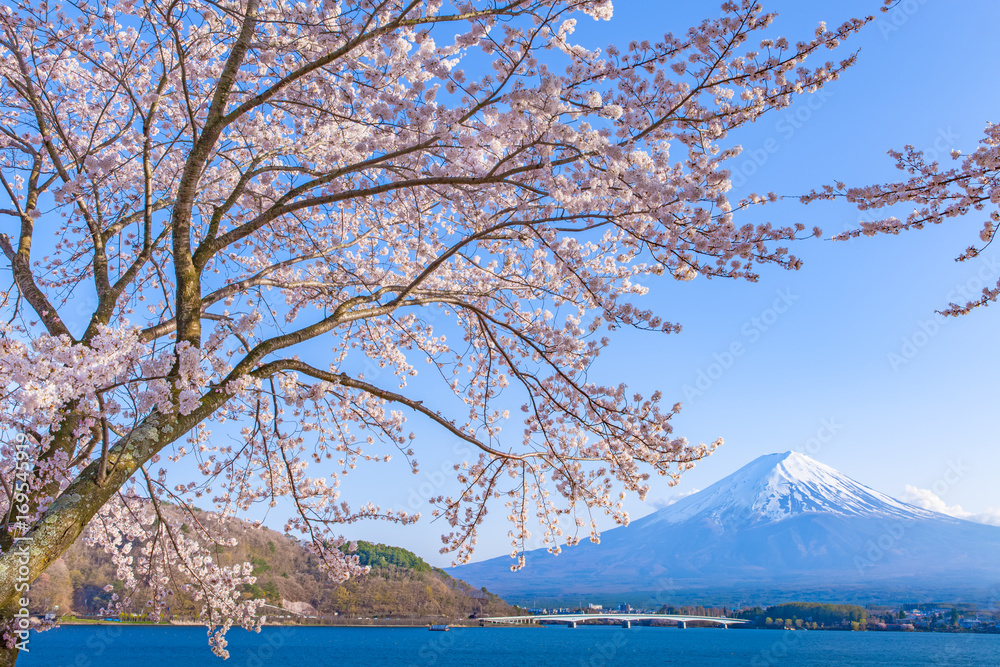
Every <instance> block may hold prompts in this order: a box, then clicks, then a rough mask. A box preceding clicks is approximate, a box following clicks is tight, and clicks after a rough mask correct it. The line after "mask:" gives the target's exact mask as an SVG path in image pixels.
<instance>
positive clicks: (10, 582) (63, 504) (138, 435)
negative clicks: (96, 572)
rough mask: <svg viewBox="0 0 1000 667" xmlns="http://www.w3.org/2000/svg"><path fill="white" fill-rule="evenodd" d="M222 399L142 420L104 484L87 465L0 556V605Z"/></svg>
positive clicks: (114, 453)
mask: <svg viewBox="0 0 1000 667" xmlns="http://www.w3.org/2000/svg"><path fill="white" fill-rule="evenodd" d="M223 400H224V397H223V395H222V394H219V395H218V396H217V397H215V396H213V397H212V400H206V401H204V402H203V404H202V407H201V409H199V410H196V411H195V412H192V413H191V414H189V415H186V416H178V415H169V416H168V415H159V414H154V415H152V416H150V417H149V418H147V419H146V421H145V422H144V423H143V424H142V425H141V426H139V427H137V428H136V429H135V430H133V431H132V432H131V433H129V434H128V435H127V436H126V437H124V438H122V439H121V440H120V441H119V442H118V443H117V444H116V445H115V446H114V447H112V448H111V450H110V451H109V452H108V461H110V462H111V465H110V467H109V469H108V472H107V475H106V477H105V478H104V479H103V480H101V479H100V475H99V471H100V462H99V461H94V462H93V463H91V464H90V465H89V466H87V467H86V468H85V469H84V470H83V472H81V473H80V474H79V475H78V476H77V478H76V480H75V481H73V483H72V484H70V485H69V486H68V487H67V488H66V489H65V490H64V491H63V492H62V494H61V495H60V496H59V498H57V499H56V500H55V502H53V503H52V505H51V506H50V507H49V508H48V509H47V510H46V511H45V513H44V514H43V515H42V516H41V517H40V518H39V519H38V520H37V521H36V522H35V524H34V525H33V526H32V527H31V529H30V530H29V531H28V532H27V533H26V534H25V535H23V536H22V537H21V538H20V539H19V542H18V546H17V547H15V548H11V549H8V550H6V551H5V552H4V553H3V554H0V605H2V606H3V607H8V606H9V605H14V604H16V603H17V601H18V600H19V599H20V595H19V593H18V590H17V586H18V584H19V583H21V582H24V581H28V582H31V581H34V580H35V579H37V578H38V576H39V575H40V574H41V573H42V572H44V571H45V569H46V568H47V567H48V566H49V565H51V564H52V563H53V562H54V561H55V560H56V559H58V558H59V557H60V556H61V555H62V554H63V552H65V551H66V549H68V548H69V547H70V545H72V544H73V542H75V541H76V539H77V538H78V537H79V536H80V533H82V532H83V529H84V528H85V527H86V526H87V524H88V523H90V520H91V519H92V518H93V517H94V515H95V514H97V512H98V511H99V510H100V509H101V507H103V506H104V504H105V503H106V502H107V501H108V500H109V499H110V498H111V496H113V495H114V494H115V493H116V492H117V491H118V490H119V489H121V487H122V485H124V484H125V482H127V481H128V479H129V478H130V477H131V476H132V475H134V474H135V472H136V471H137V470H138V469H139V467H140V466H142V465H143V464H145V463H146V461H148V460H149V459H150V458H151V457H152V456H153V455H154V454H156V453H157V452H159V451H160V450H161V449H162V448H163V447H164V446H166V445H168V444H170V443H171V442H173V441H174V440H177V439H178V438H180V437H182V436H183V435H184V434H185V433H186V432H187V431H189V430H190V429H191V428H193V427H194V426H195V425H196V424H197V423H198V422H200V421H202V420H203V419H204V418H205V417H206V416H207V415H208V414H211V412H212V410H214V409H215V408H216V407H217V406H218V404H219V403H221V402H223ZM21 545H24V546H23V547H21ZM25 567H26V568H27V571H25V570H24V568H25ZM18 608H19V607H18Z"/></svg>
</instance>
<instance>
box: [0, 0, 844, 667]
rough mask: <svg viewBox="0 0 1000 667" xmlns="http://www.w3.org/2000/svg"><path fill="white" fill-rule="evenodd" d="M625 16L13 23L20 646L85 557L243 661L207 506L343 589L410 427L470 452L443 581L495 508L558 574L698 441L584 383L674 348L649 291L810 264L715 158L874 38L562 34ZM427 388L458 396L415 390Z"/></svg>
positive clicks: (174, 3)
mask: <svg viewBox="0 0 1000 667" xmlns="http://www.w3.org/2000/svg"><path fill="white" fill-rule="evenodd" d="M611 9H612V8H611V3H610V2H609V1H608V0H476V1H474V2H458V3H451V4H442V2H441V1H440V0H425V1H420V0H412V1H411V0H405V1H401V0H381V1H373V0H364V1H357V0H343V1H335V0H322V1H307V2H286V1H284V0H240V1H238V2H230V1H228V0H227V1H223V2H212V1H209V0H120V1H118V2H111V1H110V0H93V1H87V0H83V1H78V2H67V3H59V2H55V1H52V2H41V1H37V0H36V1H35V2H31V1H30V0H23V1H22V0H16V1H14V2H8V3H5V4H4V6H3V7H2V8H0V54H2V60H0V77H2V82H0V96H2V98H0V184H2V187H3V190H4V193H5V198H3V199H0V220H2V221H3V222H2V230H3V233H2V234H0V249H2V251H3V254H4V256H5V257H6V259H7V262H8V266H9V269H10V273H9V274H8V275H9V276H10V277H11V278H12V280H11V283H10V285H9V287H5V288H4V291H3V293H2V295H0V298H2V302H3V315H4V316H3V318H2V324H0V379H2V383H0V384H2V386H0V391H2V394H0V429H2V436H3V445H2V446H3V449H2V462H0V479H2V486H3V491H2V492H0V508H2V509H3V512H4V517H5V520H4V522H3V524H2V525H0V549H2V552H3V553H2V555H0V592H2V604H3V607H4V609H5V614H6V617H7V619H8V627H7V635H6V638H7V645H8V646H12V645H13V644H14V643H15V642H16V641H17V640H18V635H17V633H16V630H17V622H18V621H17V618H16V616H17V613H18V609H19V604H20V597H21V596H20V594H19V592H18V591H19V590H21V589H20V588H19V582H20V581H21V580H28V581H30V580H32V579H34V578H35V577H37V576H38V575H39V574H40V573H42V572H43V571H44V570H45V568H46V567H47V566H48V565H49V564H50V563H52V562H53V561H54V560H56V559H57V558H59V556H60V555H61V554H62V553H63V552H64V550H65V549H66V548H67V547H68V546H69V545H70V544H72V543H73V542H74V540H76V539H78V538H79V537H81V536H84V537H85V538H86V539H89V540H92V541H94V542H95V543H98V544H101V545H103V546H104V547H105V548H106V549H107V550H108V552H109V553H112V554H113V555H114V557H115V560H116V562H117V564H118V570H119V578H120V579H121V583H122V587H121V588H120V589H118V590H121V591H125V594H123V595H122V594H119V595H115V596H114V599H112V601H111V605H112V608H114V607H115V606H117V608H119V609H124V608H134V607H131V605H134V604H135V603H136V602H139V603H140V604H141V603H142V602H144V601H136V600H133V599H130V597H131V593H130V591H133V592H134V591H135V590H136V589H137V588H138V587H140V586H148V587H149V590H151V591H152V599H151V600H150V601H149V604H148V609H149V613H150V615H151V616H152V617H158V616H159V615H160V614H161V613H162V612H163V610H164V609H165V606H166V605H167V604H169V599H170V597H171V595H173V594H175V592H176V591H177V590H179V588H180V587H181V586H185V587H189V588H190V590H192V591H193V593H192V594H193V595H194V596H195V597H196V598H198V599H200V600H201V601H202V604H203V605H204V607H203V614H202V615H203V619H204V620H205V622H206V624H207V625H208V626H209V628H210V637H211V638H210V643H211V644H212V646H213V649H214V650H215V651H216V652H217V653H219V654H220V655H226V649H225V639H224V633H225V630H226V629H227V628H228V627H229V626H230V624H232V623H240V624H243V625H247V626H253V625H255V624H257V623H258V622H259V616H258V615H257V614H256V611H257V609H256V608H257V602H255V601H253V600H246V599H243V597H242V594H241V591H242V590H243V584H246V583H250V582H252V581H253V579H252V576H251V572H250V571H249V570H247V569H246V568H245V567H231V568H225V567H221V566H220V565H218V564H217V563H215V562H214V561H213V559H212V554H213V553H214V550H215V544H216V542H217V541H218V540H219V539H221V538H220V537H219V536H217V535H215V534H214V531H213V529H212V527H211V526H210V525H207V524H203V522H200V521H198V520H197V515H196V513H195V512H193V510H192V508H193V506H194V503H195V502H203V503H204V502H212V503H213V509H214V511H215V512H216V514H217V516H218V517H221V518H222V519H225V518H228V517H238V516H240V515H245V513H247V512H248V511H250V510H251V509H252V508H254V507H255V506H260V505H263V506H274V505H275V504H277V503H282V504H285V503H287V505H288V506H290V507H291V508H293V511H292V518H291V519H290V520H289V521H288V523H287V525H286V526H285V529H286V530H287V531H290V532H293V533H295V534H298V535H300V536H301V538H302V539H303V541H304V543H305V544H307V545H308V548H310V549H312V550H313V551H314V552H315V553H316V555H317V556H318V557H319V558H320V559H322V561H323V563H324V564H325V566H326V568H327V569H328V571H329V573H330V575H331V576H332V577H334V578H338V579H344V578H346V577H348V576H350V575H352V574H354V573H356V572H359V571H360V569H359V567H358V565H357V563H356V561H355V560H353V559H352V558H351V557H350V556H345V555H344V553H343V552H344V551H345V550H344V549H341V548H338V547H341V546H342V545H343V540H342V538H340V537H338V533H337V531H338V529H340V527H342V525H343V524H345V523H350V522H353V521H356V520H358V519H362V518H382V519H386V520H391V521H401V522H411V521H414V520H415V519H416V517H415V516H413V515H409V514H406V513H401V512H395V511H389V510H383V509H381V508H380V507H378V506H376V505H374V504H367V505H362V506H360V507H352V506H349V505H348V504H347V503H345V502H343V501H342V500H341V499H340V498H339V496H338V485H339V484H340V480H341V478H342V477H343V476H344V475H345V474H347V473H348V472H349V470H351V469H353V468H354V467H355V465H356V464H358V463H359V462H362V461H364V462H368V461H371V462H373V463H374V462H379V463H382V462H388V461H389V460H390V458H391V456H393V455H395V456H396V457H397V458H402V459H404V460H405V461H406V462H407V463H408V465H410V466H412V468H413V470H414V471H416V470H417V462H416V459H415V456H416V451H417V450H419V449H421V448H432V447H433V445H420V444H418V443H416V442H412V440H413V436H412V435H411V434H410V433H409V432H408V430H407V427H406V421H405V420H406V418H407V417H418V418H421V419H424V420H427V421H428V422H430V423H431V424H434V425H436V426H437V427H440V428H441V429H442V430H443V432H445V433H447V434H450V436H452V437H455V438H460V439H461V440H464V441H466V442H467V443H469V444H470V445H471V446H474V448H475V451H476V452H477V456H476V457H475V458H473V459H472V460H469V461H466V462H463V463H462V464H461V465H459V466H457V470H456V482H455V489H456V491H454V492H453V493H450V494H447V495H442V496H440V497H437V498H434V499H433V502H434V503H435V505H436V507H437V509H436V510H435V513H436V514H440V515H442V516H443V517H445V519H446V520H447V521H448V523H449V524H450V525H451V531H452V532H450V533H449V534H448V535H445V536H444V542H445V545H444V549H445V550H446V551H451V552H454V554H455V557H456V559H457V560H458V561H462V560H465V559H467V558H468V556H469V554H470V553H471V549H472V547H473V545H474V543H475V539H476V530H477V526H479V525H480V524H481V522H482V520H483V517H484V515H485V513H486V510H487V508H488V506H489V505H490V504H491V502H490V501H492V500H494V499H497V502H506V505H507V508H508V512H509V515H510V520H511V521H512V523H513V529H512V536H513V546H514V553H515V555H517V554H518V553H520V552H521V551H522V548H523V540H524V539H525V538H526V537H527V536H528V534H529V533H528V530H529V524H531V523H540V524H541V530H542V531H543V532H544V534H545V537H546V542H547V543H548V544H549V545H550V546H552V547H553V548H557V545H558V544H559V543H566V542H568V543H574V542H575V541H576V540H577V539H578V537H579V535H580V532H579V531H582V532H583V533H584V534H588V533H589V534H590V535H591V536H593V537H594V538H596V529H595V524H594V521H593V512H595V511H596V512H606V513H609V514H610V515H611V516H613V517H614V519H616V520H617V521H619V522H626V521H627V515H626V514H625V513H624V511H623V509H622V503H621V500H622V498H623V497H624V493H625V492H636V493H638V494H639V495H642V494H644V493H645V491H646V489H647V488H648V487H647V483H648V479H649V477H650V474H653V473H656V474H660V475H666V476H668V481H671V482H672V481H674V480H676V477H677V475H678V474H679V473H680V472H682V471H683V470H685V469H687V468H689V467H690V466H691V465H692V464H693V462H694V461H696V460H698V459H700V458H701V457H703V456H705V455H706V454H708V453H709V452H710V451H711V450H712V448H713V447H714V445H715V444H716V443H713V444H709V445H691V444H689V443H688V442H687V441H686V440H685V439H683V438H678V437H676V436H674V435H673V434H672V429H671V426H670V418H671V417H672V416H673V415H674V413H675V412H676V410H677V409H678V406H672V407H670V405H669V404H668V405H667V406H666V407H664V405H663V404H662V401H661V397H660V395H659V394H654V395H652V396H649V397H644V396H640V395H637V394H633V393H632V392H630V391H629V390H627V389H626V387H625V386H624V385H616V386H604V385H601V384H598V383H595V382H594V381H592V380H591V379H590V378H589V376H588V369H589V368H590V366H591V364H592V363H593V361H594V360H595V358H596V357H597V356H598V354H599V353H600V352H601V351H602V350H603V349H604V348H605V346H606V345H607V344H608V339H607V337H606V336H604V332H606V331H608V330H613V329H615V328H617V327H619V326H622V325H628V326H633V327H638V328H642V329H651V330H658V331H665V332H670V331H674V330H676V329H677V326H676V325H675V324H672V323H669V322H665V321H663V320H662V319H661V317H660V316H658V315H657V314H656V313H653V312H651V311H650V310H647V309H644V308H642V307H640V306H639V305H637V301H636V297H638V296H640V295H642V294H643V293H644V292H645V291H646V288H645V287H644V286H643V281H644V280H645V279H647V278H652V277H654V276H659V275H672V276H673V277H675V278H677V279H679V280H690V279H691V278H693V277H695V276H696V275H697V274H701V275H703V276H709V277H713V276H722V277H733V278H746V279H750V280H753V279H755V277H756V276H755V271H756V268H757V266H758V265H760V264H762V263H771V264H776V265H780V266H784V267H788V268H796V267H797V266H798V260H797V259H796V258H794V257H793V256H791V255H789V254H788V253H787V251H786V250H785V249H784V248H782V247H781V246H782V242H784V241H787V240H790V239H793V238H796V237H797V236H798V235H800V234H801V233H802V232H803V227H802V226H801V225H799V226H796V227H794V228H791V227H772V226H771V225H767V224H763V225H749V224H742V223H739V222H738V221H737V218H738V216H739V214H740V212H741V211H742V210H744V209H747V208H748V207H751V206H754V205H760V204H764V203H767V202H768V201H771V200H773V199H774V195H751V196H748V197H746V198H743V199H738V200H733V199H731V198H730V197H728V196H727V192H728V190H729V189H730V183H729V179H728V171H727V170H726V162H727V160H730V159H731V158H733V157H734V156H736V155H738V153H739V148H738V147H734V145H733V144H732V142H731V141H730V140H729V132H730V131H731V130H733V129H735V128H737V127H739V126H741V125H744V124H747V123H750V122H752V121H754V120H756V119H757V118H758V117H760V116H761V114H763V113H766V112H768V111H770V110H773V109H776V108H782V107H785V106H787V105H788V104H789V103H790V102H791V100H792V98H793V97H794V95H796V94H799V93H805V92H809V91H813V90H815V89H816V88H817V87H818V86H821V85H823V84H824V83H827V82H829V81H830V80H832V79H835V78H837V76H838V75H839V74H840V72H841V71H842V70H843V69H844V68H845V67H848V66H849V65H850V64H851V63H852V62H853V55H851V56H849V57H847V58H845V59H843V60H840V61H838V62H836V63H834V62H826V63H823V64H820V65H818V66H816V67H815V68H808V67H806V66H805V65H804V64H803V61H804V59H805V58H806V56H808V55H810V54H812V53H814V52H817V51H821V50H826V49H833V48H835V47H837V46H838V44H839V43H840V41H841V40H843V39H844V38H845V37H847V36H849V35H850V34H851V33H853V32H855V31H857V30H858V29H859V28H860V27H861V26H862V25H863V24H864V21H863V20H852V21H849V22H847V23H845V24H844V25H843V26H841V27H840V28H838V29H836V30H828V29H827V28H826V27H825V26H823V25H820V27H819V28H817V30H816V32H815V34H814V35H813V36H811V37H810V39H808V40H807V41H804V42H800V43H797V44H789V43H788V42H787V41H786V40H784V39H779V38H775V37H773V36H769V32H770V31H769V30H768V27H769V26H770V24H771V22H772V19H773V15H770V14H765V13H763V12H762V9H761V8H760V7H759V6H757V5H756V3H754V2H744V3H742V4H734V3H727V4H726V5H725V6H724V8H723V9H724V11H723V14H722V17H721V18H718V19H715V20H710V21H706V22H704V23H702V24H701V25H699V26H697V27H695V28H692V29H691V30H690V31H688V32H687V33H685V34H683V35H678V36H672V35H667V36H665V37H664V38H663V40H662V41H660V42H657V43H647V42H642V43H636V44H631V45H629V46H628V47H627V48H621V49H619V48H615V47H613V46H609V47H607V48H606V49H604V50H588V49H585V48H583V47H581V46H579V45H576V44H575V43H574V42H573V41H572V33H573V28H574V24H575V21H576V20H577V19H584V20H590V19H600V20H605V19H609V18H610V17H611ZM418 368H424V369H425V370H426V373H427V374H428V375H429V376H431V377H432V378H436V379H437V381H438V382H439V384H440V387H441V389H442V391H438V392H434V393H433V394H429V393H428V392H426V391H423V392H416V391H414V390H412V389H411V388H410V387H409V386H408V381H409V379H410V378H411V377H412V376H414V375H416V373H417V369H418ZM421 381H422V382H423V379H421ZM418 394H419V395H418ZM518 405H521V406H522V407H521V409H522V410H523V420H522V421H523V423H522V424H521V425H520V426H519V427H518V428H516V429H513V430H514V431H515V432H510V431H511V429H506V430H504V431H501V427H502V426H503V425H504V424H506V423H507V422H508V421H509V420H510V419H512V417H511V416H510V415H509V414H508V412H507V410H508V408H509V407H510V406H515V407H516V406H518ZM210 428H212V429H215V432H216V435H215V436H214V437H213V436H212V435H211V433H210V430H209V429H210ZM234 436H235V437H234ZM428 455H429V456H431V457H433V451H432V450H431V451H429V452H428ZM185 461H187V462H188V463H184V462H185ZM178 466H179V467H178ZM195 468H197V470H198V471H200V475H201V477H200V478H197V479H188V478H184V479H180V478H179V477H178V475H180V474H186V473H192V474H193V475H194V477H198V474H197V473H194V470H195ZM171 469H174V470H175V472H170V471H171ZM185 513H187V518H186V519H185V520H186V521H187V523H188V524H189V525H190V527H191V529H192V530H193V533H192V534H185V532H184V531H181V530H179V524H180V518H182V517H184V516H185ZM560 519H561V521H560ZM22 566H23V568H22ZM5 655H6V656H7V657H6V660H7V661H8V662H13V660H14V659H16V651H15V650H8V652H7V653H6V654H5Z"/></svg>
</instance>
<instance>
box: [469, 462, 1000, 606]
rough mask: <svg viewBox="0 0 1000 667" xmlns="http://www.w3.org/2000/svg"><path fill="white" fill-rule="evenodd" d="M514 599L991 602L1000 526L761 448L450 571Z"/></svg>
mask: <svg viewBox="0 0 1000 667" xmlns="http://www.w3.org/2000/svg"><path fill="white" fill-rule="evenodd" d="M452 572H453V573H454V574H456V576H461V577H462V578H463V579H465V580H467V581H469V582H470V583H471V584H473V585H475V586H480V585H485V586H488V587H489V589H490V590H493V591H496V592H497V593H498V594H500V595H502V596H504V597H505V598H506V599H508V600H509V601H511V602H522V603H524V602H527V603H531V602H533V601H534V602H537V601H540V600H551V601H559V600H576V599H579V598H580V597H581V596H584V597H590V598H594V599H607V600H615V599H619V600H622V599H628V600H630V601H635V602H642V601H643V600H646V599H648V598H650V597H653V598H659V599H662V600H663V601H668V600H666V598H669V601H671V602H672V601H673V600H675V599H676V600H678V601H695V600H698V601H703V602H712V603H716V602H718V603H726V602H731V601H752V602H758V601H761V602H777V601H780V600H782V599H803V598H804V596H812V599H831V600H837V601H848V600H851V601H864V600H871V601H877V600H882V599H885V600H894V599H899V598H900V597H902V598H903V599H907V600H917V599H928V600H929V599H941V598H942V596H945V597H946V596H960V597H968V598H970V599H971V598H976V599H981V598H982V599H985V598H989V597H995V595H996V593H995V591H997V590H1000V586H998V585H1000V528H998V527H994V526H986V525H982V524H977V523H972V522H970V521H965V520H962V519H956V518H954V517H950V516H947V515H944V514H939V513H936V512H931V511H928V510H925V509H921V508H919V507H915V506H913V505H910V504H907V503H905V502H902V501H899V500H896V499H894V498H892V497H890V496H888V495H886V494H884V493H881V492H879V491H876V490H874V489H871V488H869V487H867V486H865V485H863V484H861V483H859V482H857V481H855V480H853V479H851V478H849V477H847V476H846V475H844V474H842V473H840V472H838V471H836V470H834V469H833V468H831V467H829V466H826V465H824V464H822V463H819V462H818V461H815V460H813V459H811V458H810V457H808V456H805V455H804V454H800V453H797V452H785V453H781V454H769V455H766V456H761V457H760V458H758V459H756V460H754V461H752V462H750V463H749V464H747V465H746V466H744V467H743V468H741V469H739V470H737V471H736V472H735V473H733V474H731V475H729V476H728V477H726V478H724V479H722V480H720V481H719V482H716V483H715V484H713V485H711V486H709V487H708V488H706V489H704V490H703V491H700V492H698V493H695V494H692V495H690V496H687V497H685V498H683V499H681V500H679V501H678V502H676V503H674V504H672V505H668V506H667V507H664V508H662V509H660V510H658V511H656V512H653V513H652V514H650V515H648V516H645V517H643V518H641V519H638V520H636V521H633V522H632V523H631V524H630V525H629V526H626V527H620V528H615V529H613V530H609V531H607V532H605V533H604V534H603V535H602V536H601V543H600V544H592V543H590V542H584V543H581V544H580V545H578V546H576V547H572V548H567V549H563V553H562V554H560V555H559V556H552V555H551V554H548V553H547V552H546V551H545V550H544V549H539V550H535V551H531V552H529V553H528V554H527V567H526V568H525V569H524V570H522V571H520V572H516V573H512V572H510V559H509V558H507V557H501V558H494V559H491V560H487V561H483V562H479V563H472V564H469V565H465V566H462V567H459V568H455V569H453V570H452Z"/></svg>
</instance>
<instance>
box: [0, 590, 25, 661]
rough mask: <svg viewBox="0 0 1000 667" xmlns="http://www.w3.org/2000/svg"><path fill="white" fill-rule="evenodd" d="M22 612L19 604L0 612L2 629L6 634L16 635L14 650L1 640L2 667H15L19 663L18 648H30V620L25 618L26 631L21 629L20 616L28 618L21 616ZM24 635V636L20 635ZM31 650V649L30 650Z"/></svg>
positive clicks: (15, 603) (13, 604)
mask: <svg viewBox="0 0 1000 667" xmlns="http://www.w3.org/2000/svg"><path fill="white" fill-rule="evenodd" d="M19 612H21V607H20V605H19V604H18V603H17V602H14V603H12V604H9V605H7V606H6V607H5V608H3V609H2V610H0V628H3V630H4V632H5V633H6V634H10V633H14V639H13V644H14V646H13V648H8V647H7V643H6V642H4V641H2V640H0V667H14V663H16V662H17V656H18V654H20V652H21V651H20V650H19V649H18V648H17V647H18V646H24V647H25V648H29V647H28V644H27V643H28V639H29V635H28V632H29V630H28V628H27V626H28V623H29V620H28V618H26V617H25V618H24V623H23V625H24V626H25V627H24V629H23V630H22V629H21V627H20V626H21V623H20V620H21V619H20V618H19V616H26V615H25V614H19ZM18 633H23V634H18ZM29 650H30V648H29Z"/></svg>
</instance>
